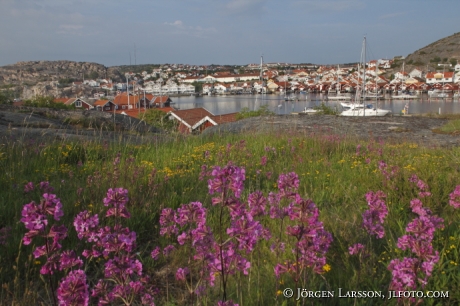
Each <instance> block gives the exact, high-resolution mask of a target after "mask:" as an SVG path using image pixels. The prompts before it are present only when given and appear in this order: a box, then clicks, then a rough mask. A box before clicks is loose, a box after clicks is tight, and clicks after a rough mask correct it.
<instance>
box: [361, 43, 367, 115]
mask: <svg viewBox="0 0 460 306" xmlns="http://www.w3.org/2000/svg"><path fill="white" fill-rule="evenodd" d="M362 57H363V58H362V62H363V87H362V89H361V90H362V97H363V115H364V116H366V106H365V101H366V97H365V88H364V86H365V85H366V36H364V40H363V54H362Z"/></svg>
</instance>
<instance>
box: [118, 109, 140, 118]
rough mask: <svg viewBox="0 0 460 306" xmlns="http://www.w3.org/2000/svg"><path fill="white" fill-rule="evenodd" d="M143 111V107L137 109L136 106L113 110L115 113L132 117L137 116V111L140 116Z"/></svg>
mask: <svg viewBox="0 0 460 306" xmlns="http://www.w3.org/2000/svg"><path fill="white" fill-rule="evenodd" d="M144 112H145V109H143V108H141V109H138V108H135V109H121V110H117V111H115V113H117V114H122V115H127V116H130V117H133V118H139V113H140V114H141V116H142V115H143V114H144Z"/></svg>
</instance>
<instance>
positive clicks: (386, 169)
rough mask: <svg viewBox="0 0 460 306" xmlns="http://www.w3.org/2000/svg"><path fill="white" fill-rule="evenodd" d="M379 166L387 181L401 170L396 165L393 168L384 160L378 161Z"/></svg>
mask: <svg viewBox="0 0 460 306" xmlns="http://www.w3.org/2000/svg"><path fill="white" fill-rule="evenodd" d="M378 167H379V170H380V172H381V173H382V174H383V176H384V177H385V179H386V180H387V181H390V180H391V179H392V178H394V177H395V176H396V175H397V174H398V171H399V168H398V167H396V166H392V167H391V168H390V167H389V166H388V165H387V163H385V162H384V161H383V160H381V161H379V162H378Z"/></svg>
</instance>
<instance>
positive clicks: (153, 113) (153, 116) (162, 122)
mask: <svg viewBox="0 0 460 306" xmlns="http://www.w3.org/2000/svg"><path fill="white" fill-rule="evenodd" d="M142 120H144V121H145V122H147V123H148V124H150V125H151V126H154V127H158V128H161V129H164V130H173V129H174V128H175V126H176V121H175V120H171V119H169V116H168V115H167V114H166V113H165V112H163V111H161V110H159V109H154V108H153V109H149V110H147V111H146V112H145V113H144V116H143V117H142Z"/></svg>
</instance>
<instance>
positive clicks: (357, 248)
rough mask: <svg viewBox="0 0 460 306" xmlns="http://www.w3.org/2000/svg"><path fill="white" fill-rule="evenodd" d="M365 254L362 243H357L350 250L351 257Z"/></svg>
mask: <svg viewBox="0 0 460 306" xmlns="http://www.w3.org/2000/svg"><path fill="white" fill-rule="evenodd" d="M363 252H364V245H362V244H361V243H355V244H354V245H352V246H351V247H349V248H348V253H349V254H350V255H358V254H361V253H363Z"/></svg>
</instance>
